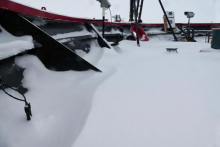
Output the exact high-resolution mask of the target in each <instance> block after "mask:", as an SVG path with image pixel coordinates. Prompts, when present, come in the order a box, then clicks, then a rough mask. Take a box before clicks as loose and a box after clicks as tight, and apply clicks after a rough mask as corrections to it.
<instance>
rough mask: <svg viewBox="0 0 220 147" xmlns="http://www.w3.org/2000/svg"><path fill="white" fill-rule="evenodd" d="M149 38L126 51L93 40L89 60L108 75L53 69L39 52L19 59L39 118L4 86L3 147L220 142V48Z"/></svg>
mask: <svg viewBox="0 0 220 147" xmlns="http://www.w3.org/2000/svg"><path fill="white" fill-rule="evenodd" d="M150 39H151V40H150V41H149V42H141V47H137V46H136V42H135V41H122V42H121V43H120V45H119V48H120V50H121V52H120V53H117V52H115V50H113V49H112V50H109V49H105V48H103V49H101V48H98V47H97V45H96V44H93V45H92V48H91V49H92V50H91V52H90V54H89V55H87V56H86V55H84V56H83V57H84V58H86V60H87V61H92V63H93V64H95V65H96V66H97V67H98V68H100V69H101V70H102V71H103V73H97V72H94V71H87V72H75V71H67V72H54V71H49V70H47V69H46V68H45V67H44V66H43V64H42V63H41V62H40V61H39V60H38V59H37V58H36V57H34V56H23V57H19V58H16V64H18V65H19V66H21V67H23V68H25V71H24V79H23V85H24V86H25V87H27V88H28V89H29V91H28V93H27V94H26V97H27V100H28V101H29V102H31V104H32V111H33V118H32V120H31V121H30V122H27V121H26V120H25V113H24V111H23V107H24V104H23V103H22V102H18V101H15V100H13V99H11V98H9V97H8V96H7V95H5V94H4V93H3V92H2V91H0V97H1V98H0V118H1V119H0V146H1V147H39V146H40V147H71V146H72V147H88V146H92V147H103V146H105V147H112V146H115V147H121V146H127V147H134V146H139V147H145V146H151V147H158V146H164V147H176V146H179V147H185V146H193V147H210V146H215V147H220V142H219V140H220V139H219V137H220V108H219V103H220V99H219V97H220V87H219V81H220V77H219V75H220V67H219V61H220V56H219V54H220V51H219V50H214V49H210V44H208V43H198V42H197V43H183V42H172V41H164V40H162V41H160V40H159V39H158V38H150ZM166 47H178V54H176V53H168V52H166ZM98 49H99V50H98ZM201 50H202V52H200V51H201ZM101 57H102V58H101ZM100 58H101V59H100ZM99 59H100V60H99ZM98 60H99V61H98ZM9 92H10V93H11V92H12V91H9ZM12 93H13V92H12ZM13 94H15V93H13ZM15 95H16V94H15Z"/></svg>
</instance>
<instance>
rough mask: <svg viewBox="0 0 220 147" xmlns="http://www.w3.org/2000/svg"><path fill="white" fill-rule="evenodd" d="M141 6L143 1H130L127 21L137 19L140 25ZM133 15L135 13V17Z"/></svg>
mask: <svg viewBox="0 0 220 147" xmlns="http://www.w3.org/2000/svg"><path fill="white" fill-rule="evenodd" d="M134 3H135V5H134ZM143 4H144V0H130V16H129V21H134V20H135V17H137V21H138V23H142V20H141V15H142V10H143ZM135 6H136V7H135ZM135 11H136V12H135ZM135 13H137V15H136V14H135Z"/></svg>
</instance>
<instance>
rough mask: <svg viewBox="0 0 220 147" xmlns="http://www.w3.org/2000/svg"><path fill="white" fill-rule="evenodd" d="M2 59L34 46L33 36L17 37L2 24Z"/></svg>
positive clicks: (0, 56) (0, 57) (0, 54)
mask: <svg viewBox="0 0 220 147" xmlns="http://www.w3.org/2000/svg"><path fill="white" fill-rule="evenodd" d="M0 29H1V30H2V32H0V60H1V59H5V58H8V57H10V56H13V55H17V54H19V53H21V52H23V51H25V50H29V49H32V48H34V44H33V42H32V40H33V39H32V36H22V37H15V36H13V35H11V34H9V33H8V32H7V31H6V30H5V29H4V28H2V27H1V26H0Z"/></svg>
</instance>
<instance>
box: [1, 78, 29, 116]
mask: <svg viewBox="0 0 220 147" xmlns="http://www.w3.org/2000/svg"><path fill="white" fill-rule="evenodd" d="M0 87H1V88H2V90H3V91H4V93H5V94H7V95H8V96H10V97H11V98H13V99H15V100H18V101H23V102H25V107H24V111H25V113H26V117H27V120H31V116H32V113H31V104H30V103H28V102H27V99H26V97H25V96H24V94H22V93H21V92H19V91H18V90H16V89H14V88H12V87H11V86H9V85H7V84H5V83H4V82H3V81H2V79H1V76H0ZM5 87H8V88H10V89H12V90H14V91H16V92H18V93H19V94H21V95H22V96H23V98H24V99H19V98H17V97H15V96H13V95H11V94H9V93H8V92H7V91H6V90H5Z"/></svg>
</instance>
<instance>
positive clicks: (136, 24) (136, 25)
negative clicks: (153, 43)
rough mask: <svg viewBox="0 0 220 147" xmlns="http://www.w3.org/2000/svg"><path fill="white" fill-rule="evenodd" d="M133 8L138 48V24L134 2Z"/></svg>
mask: <svg viewBox="0 0 220 147" xmlns="http://www.w3.org/2000/svg"><path fill="white" fill-rule="evenodd" d="M133 6H134V11H135V27H136V37H137V46H140V41H139V31H138V22H137V7H136V4H135V1H133Z"/></svg>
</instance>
